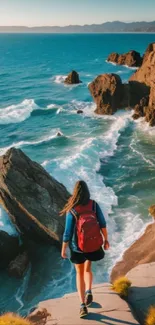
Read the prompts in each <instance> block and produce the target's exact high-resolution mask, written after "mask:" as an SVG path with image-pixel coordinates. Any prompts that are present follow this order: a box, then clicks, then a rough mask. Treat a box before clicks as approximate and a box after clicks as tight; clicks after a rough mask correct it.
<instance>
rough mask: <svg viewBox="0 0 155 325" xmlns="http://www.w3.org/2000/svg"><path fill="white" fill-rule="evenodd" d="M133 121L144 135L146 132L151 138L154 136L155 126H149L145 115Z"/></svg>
mask: <svg viewBox="0 0 155 325" xmlns="http://www.w3.org/2000/svg"><path fill="white" fill-rule="evenodd" d="M135 123H136V125H137V129H139V130H140V131H141V133H143V134H145V136H146V134H147V135H149V136H151V137H153V138H154V137H155V126H154V127H152V126H150V125H149V123H148V122H146V121H145V117H141V118H139V119H137V120H135Z"/></svg>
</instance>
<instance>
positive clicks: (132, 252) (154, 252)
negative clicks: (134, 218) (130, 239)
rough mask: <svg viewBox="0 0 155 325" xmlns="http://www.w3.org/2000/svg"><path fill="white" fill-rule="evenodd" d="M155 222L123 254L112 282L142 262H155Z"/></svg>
mask: <svg viewBox="0 0 155 325" xmlns="http://www.w3.org/2000/svg"><path fill="white" fill-rule="evenodd" d="M154 247H155V223H153V224H150V225H149V226H148V227H147V228H146V231H145V233H144V234H143V235H142V236H141V237H140V238H139V239H138V240H137V241H136V242H135V243H134V244H133V245H132V246H131V247H129V248H128V249H127V250H126V252H125V253H124V255H123V259H122V260H121V261H120V262H118V263H117V264H116V265H115V266H114V268H113V269H112V273H111V282H113V281H114V280H116V279H117V278H118V277H120V276H124V275H125V274H126V273H127V272H129V271H130V270H131V269H133V268H134V267H136V266H137V265H140V264H147V263H151V262H155V249H154Z"/></svg>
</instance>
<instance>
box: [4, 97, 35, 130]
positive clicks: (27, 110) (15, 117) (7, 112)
mask: <svg viewBox="0 0 155 325" xmlns="http://www.w3.org/2000/svg"><path fill="white" fill-rule="evenodd" d="M35 109H38V106H37V105H36V104H35V102H34V100H33V99H25V100H24V101H23V102H21V103H20V104H17V105H11V106H8V107H4V108H1V109H0V124H10V123H20V122H22V121H24V120H26V119H27V118H28V117H30V115H31V113H32V111H33V110H35Z"/></svg>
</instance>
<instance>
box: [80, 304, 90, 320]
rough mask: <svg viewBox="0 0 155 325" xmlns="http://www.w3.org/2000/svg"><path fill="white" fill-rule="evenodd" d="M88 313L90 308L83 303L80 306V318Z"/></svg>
mask: <svg viewBox="0 0 155 325" xmlns="http://www.w3.org/2000/svg"><path fill="white" fill-rule="evenodd" d="M87 315H88V310H87V307H86V306H85V305H81V307H80V318H83V317H85V316H87Z"/></svg>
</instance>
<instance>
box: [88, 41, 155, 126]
mask: <svg viewBox="0 0 155 325" xmlns="http://www.w3.org/2000/svg"><path fill="white" fill-rule="evenodd" d="M129 53H130V52H129ZM118 58H119V55H118V54H117V53H112V55H111V60H114V61H118ZM109 60H110V57H109ZM118 62H120V61H118ZM89 90H90V92H91V94H92V96H93V98H94V101H95V103H96V104H97V108H96V111H95V112H96V113H97V114H108V115H109V114H113V113H115V112H116V110H117V109H120V108H134V109H135V113H134V115H133V118H134V119H138V118H139V117H145V120H146V121H147V122H149V124H150V126H154V125H155V43H151V44H150V45H149V46H148V48H147V50H146V52H145V54H144V57H143V63H142V65H141V67H140V68H139V69H138V70H137V71H136V72H135V73H134V74H133V75H132V76H131V77H130V79H129V82H128V84H122V81H121V78H120V77H119V76H118V75H116V74H103V75H100V76H98V77H97V78H96V79H95V80H94V81H93V82H92V83H91V84H90V85H89Z"/></svg>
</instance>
